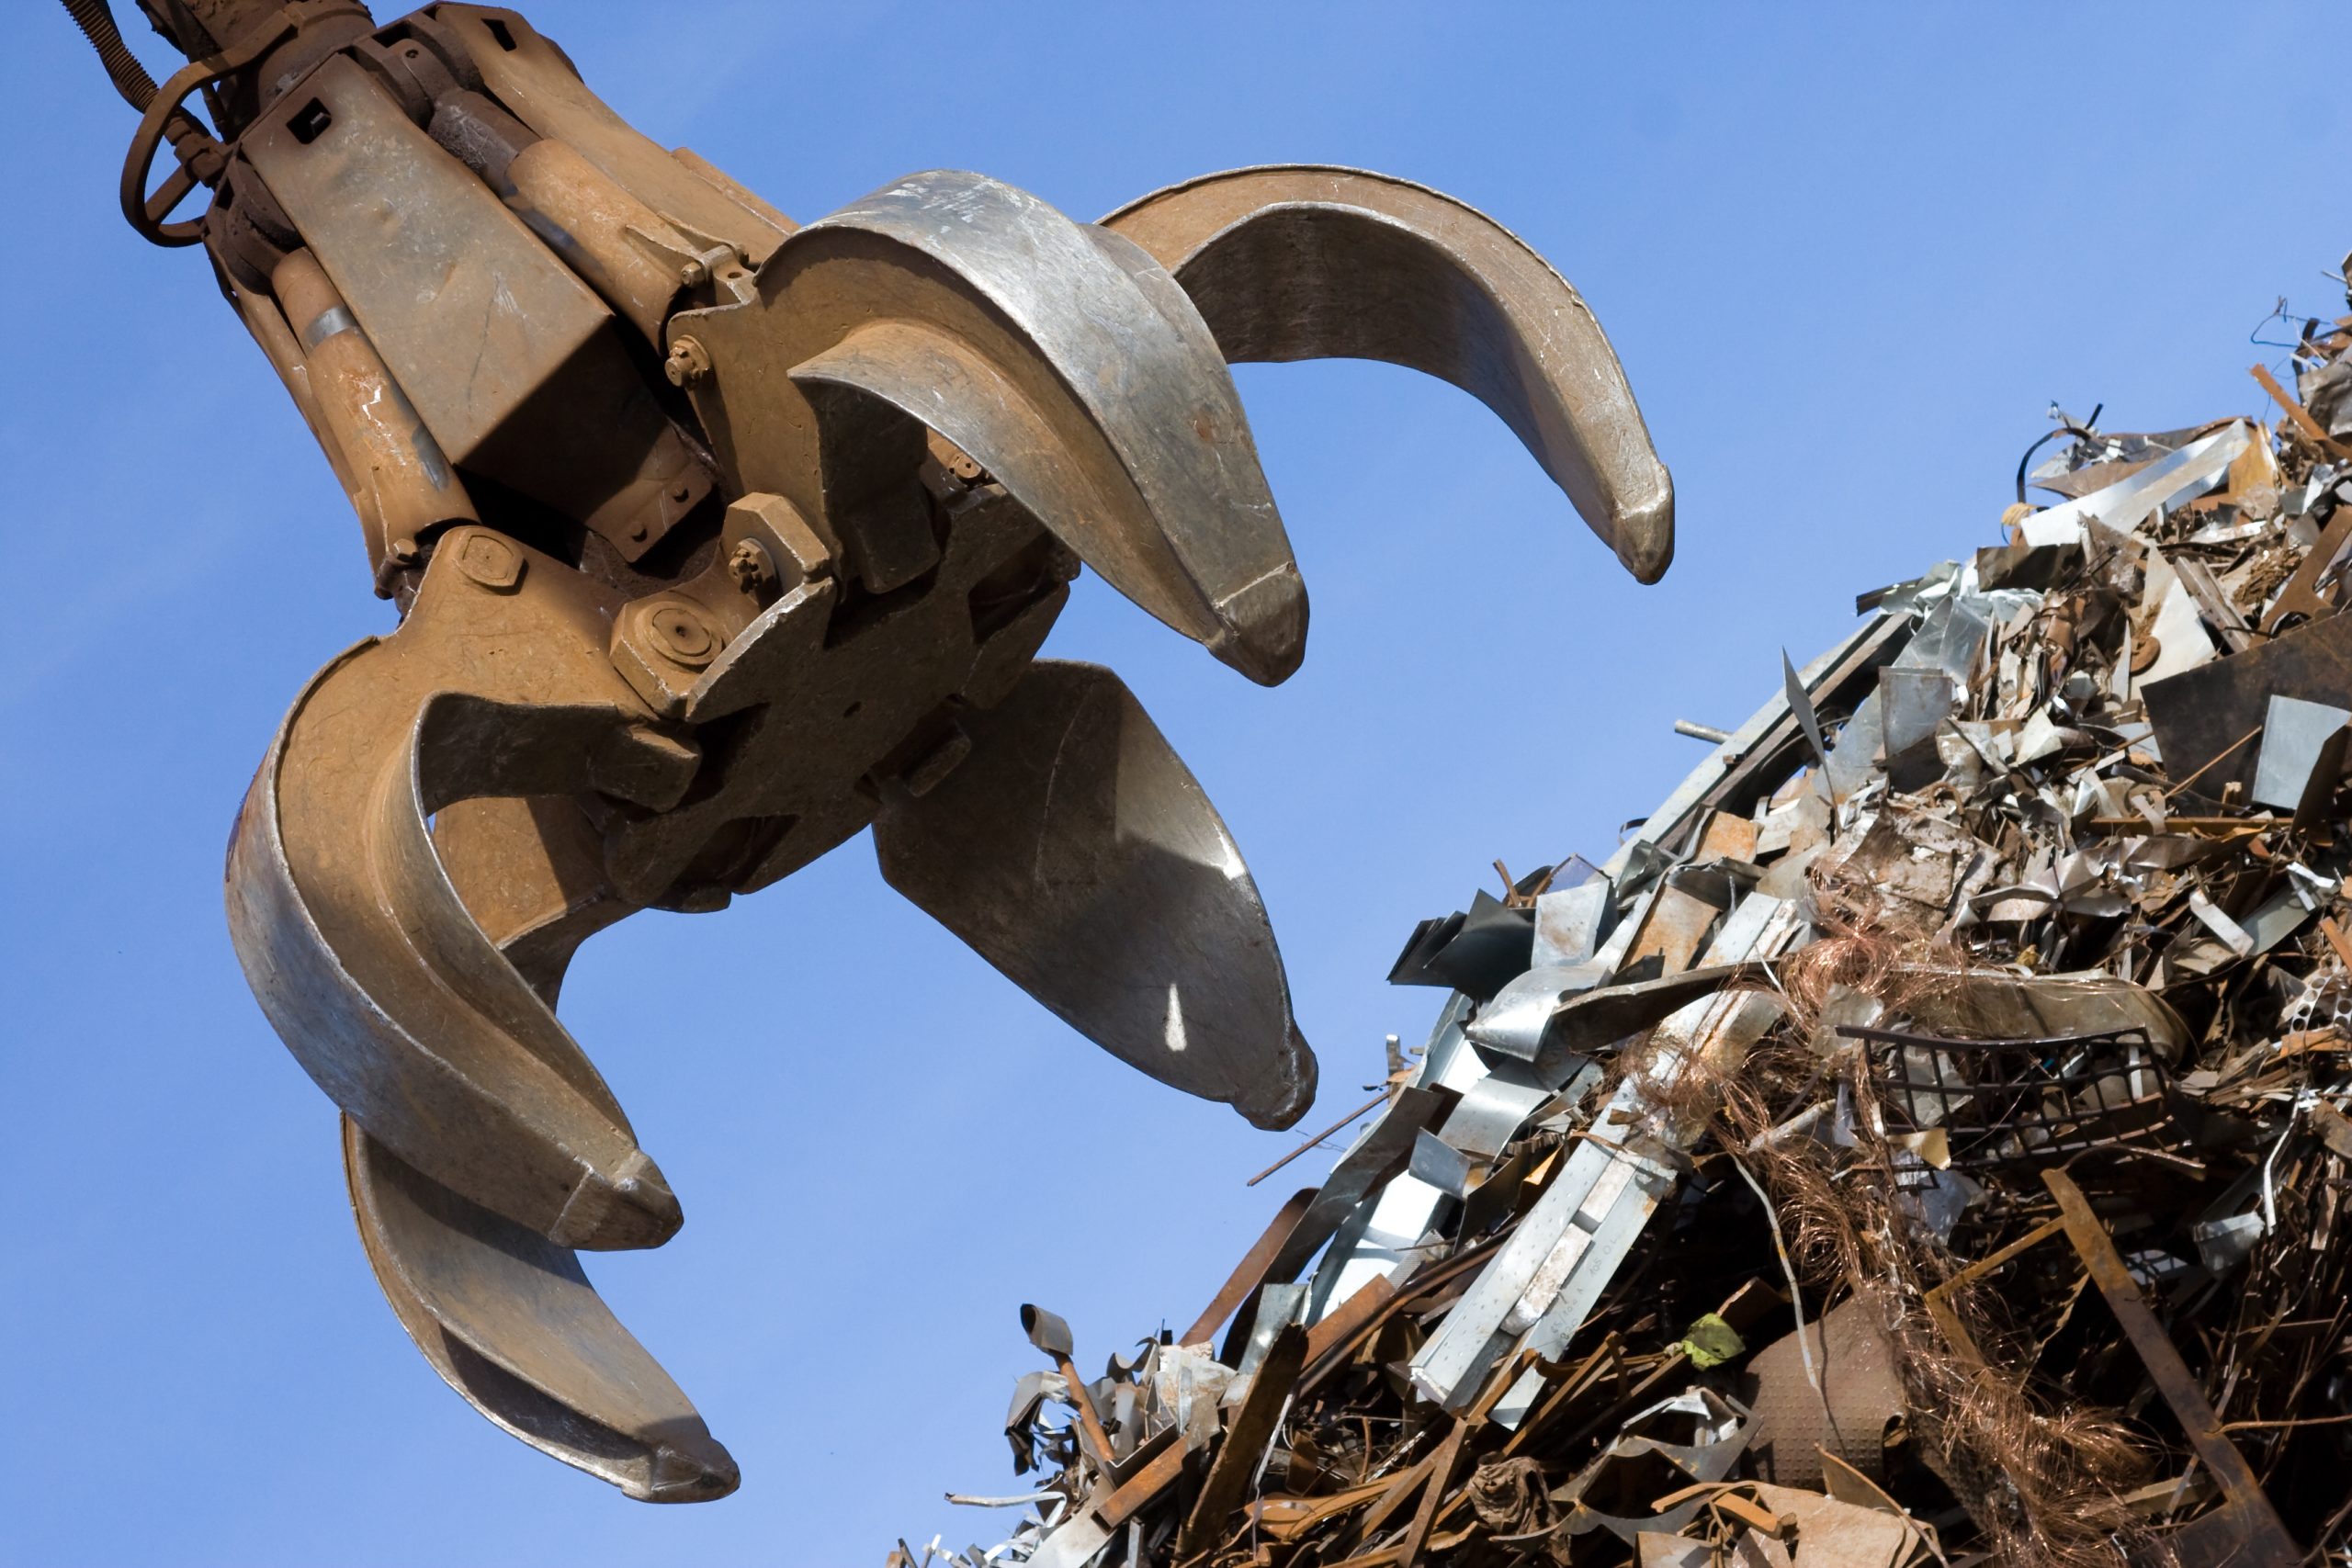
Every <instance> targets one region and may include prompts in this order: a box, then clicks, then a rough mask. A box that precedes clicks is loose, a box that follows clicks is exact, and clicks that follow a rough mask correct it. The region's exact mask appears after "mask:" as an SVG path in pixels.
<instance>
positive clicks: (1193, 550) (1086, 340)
mask: <svg viewBox="0 0 2352 1568" xmlns="http://www.w3.org/2000/svg"><path fill="white" fill-rule="evenodd" d="M757 288H758V292H757V297H756V298H755V299H751V300H748V301H746V302H744V303H741V304H738V305H731V306H725V307H721V308H718V309H716V310H706V311H700V312H687V313H685V314H683V315H681V316H680V317H678V318H677V321H676V323H675V325H674V327H673V332H676V333H690V334H691V335H692V336H693V337H694V339H695V342H696V343H698V344H701V345H702V346H703V348H704V349H705V350H706V351H707V354H708V355H709V357H710V361H711V370H710V373H709V375H708V376H707V377H705V378H702V379H700V380H698V381H697V382H695V385H694V388H693V389H692V390H693V395H694V397H695V412H697V413H699V414H701V415H702V416H703V418H704V422H705V423H706V424H707V425H708V426H709V428H710V430H711V432H712V435H713V439H714V442H715V444H716V445H717V446H718V451H719V454H720V457H721V459H722V461H723V462H724V463H725V464H726V465H727V466H728V468H729V471H730V477H731V479H732V480H733V482H735V483H736V484H738V485H740V486H741V488H742V489H744V490H748V491H771V492H774V493H776V494H781V495H784V496H786V498H788V499H789V500H790V501H791V502H793V504H794V505H795V506H797V507H798V508H799V509H800V511H801V512H802V513H805V514H806V515H808V516H809V517H810V518H812V519H815V520H819V521H821V522H822V523H823V525H825V526H826V527H827V528H828V529H829V530H830V531H831V533H832V534H833V535H834V536H836V537H838V538H841V539H842V540H844V541H850V542H852V547H851V554H852V556H853V558H858V557H860V556H861V552H862V551H865V546H864V545H862V544H860V543H857V542H858V541H865V540H870V539H875V538H879V537H882V536H886V535H888V532H889V530H890V528H891V526H892V525H891V523H890V521H889V518H888V515H887V509H886V507H885V505H884V503H883V502H881V501H878V500H877V499H876V497H877V496H887V495H888V494H889V493H892V492H890V491H888V488H887V487H879V486H877V485H876V480H875V476H876V475H877V474H879V473H884V472H889V471H893V468H892V466H893V465H897V466H898V467H899V468H903V469H904V470H905V471H906V472H911V469H912V463H913V461H914V460H915V459H918V458H920V457H921V456H922V430H923V428H924V427H926V426H927V427H929V428H930V429H931V430H934V431H937V432H938V433H939V434H941V435H943V436H945V437H946V438H947V439H948V440H949V441H951V442H953V443H955V445H956V446H958V447H960V448H962V449H963V451H964V452H966V453H967V454H968V455H969V456H970V457H972V459H973V460H974V461H975V462H976V463H978V465H979V467H980V468H984V469H986V470H987V471H988V473H989V475H990V476H991V477H993V478H994V479H995V480H996V481H997V482H998V483H1000V484H1001V485H1002V486H1003V487H1004V488H1005V489H1006V490H1007V491H1010V492H1011V493H1012V497H1013V499H1014V500H1016V501H1017V502H1020V504H1021V505H1022V506H1023V508H1025V509H1026V510H1027V511H1028V512H1029V513H1032V514H1033V515H1034V516H1035V518H1036V519H1037V521H1038V522H1039V523H1041V524H1043V525H1045V527H1046V529H1047V530H1048V531H1050V532H1051V533H1053V534H1054V535H1055V536H1057V538H1059V539H1060V540H1061V541H1062V542H1063V543H1064V544H1066V545H1068V546H1069V547H1070V548H1071V549H1072V550H1073V551H1075V552H1076V553H1077V555H1078V556H1079V558H1080V559H1082V560H1083V561H1085V562H1086V564H1087V565H1089V566H1091V567H1092V568H1093V569H1094V570H1097V571H1099V572H1101V573H1102V574H1103V578H1104V579H1105V580H1106V581H1109V582H1110V583H1111V585H1112V586H1113V587H1114V588H1116V589H1117V590H1119V592H1122V593H1125V595H1126V596H1127V597H1128V598H1130V599H1132V600H1134V601H1135V602H1136V604H1139V605H1141V606H1142V607H1143V608H1144V609H1145V610H1146V611H1148V612H1149V613H1150V614H1151V615H1155V616H1157V617H1159V619H1160V620H1162V621H1164V622H1166V623H1167V624H1168V625H1169V626H1173V627H1175V628H1176V629H1177V630H1178V631H1180V632H1182V633H1184V634H1185V635H1186V636H1187V637H1193V639H1194V640H1196V641H1199V642H1201V643H1204V644H1205V645H1206V646H1207V647H1208V648H1209V649H1210V650H1211V651H1212V652H1213V653H1215V654H1216V657H1217V658H1219V659H1221V660H1224V661H1225V662H1227V664H1230V665H1232V666H1233V667H1234V668H1236V669H1238V670H1239V671H1242V672H1243V673H1245V674H1247V675H1249V676H1250V678H1251V679H1252V680H1256V681H1260V682H1268V683H1272V682H1277V681H1280V680H1282V679H1283V677H1284V676H1286V675H1288V674H1289V673H1290V672H1291V671H1294V670H1295V669H1296V668H1297V667H1298V662H1299V659H1300V656H1301V654H1302V652H1303V650H1304V647H1305V638H1306V591H1305V589H1304V587H1303V586H1302V585H1301V583H1300V581H1299V579H1298V567H1297V562H1296V561H1295V558H1293V556H1292V554H1291V547H1290V540H1289V537H1288V536H1286V535H1285V534H1284V533H1283V525H1282V518H1281V515H1280V514H1279V513H1277V512H1276V511H1275V509H1274V502H1273V497H1272V495H1271V494H1270V493H1269V492H1268V491H1267V488H1266V479H1265V474H1264V472H1263V471H1262V470H1261V468H1260V466H1259V462H1258V451H1257V446H1256V444H1255V442H1254V441H1253V440H1252V438H1251V436H1250V425H1249V421H1248V420H1247V419H1246V418H1245V417H1244V415H1243V413H1242V410H1241V399H1240V394H1239V393H1238V391H1236V390H1235V389H1234V385H1233V378H1232V374H1231V373H1230V372H1229V371H1228V370H1227V368H1226V362H1225V357H1224V355H1222V354H1221V353H1220V352H1219V350H1218V347H1217V344H1216V338H1215V337H1214V336H1212V335H1211V333H1210V332H1209V329H1208V326H1207V324H1206V323H1205V322H1204V321H1202V320H1201V316H1200V312H1199V311H1197V310H1194V309H1193V304H1192V301H1191V300H1189V299H1187V298H1186V297H1185V295H1184V291H1183V290H1182V288H1178V287H1177V285H1176V283H1175V281H1174V280H1173V279H1172V278H1170V276H1168V274H1167V273H1166V272H1165V271H1164V270H1162V269H1161V267H1160V266H1159V264H1158V263H1157V262H1155V261H1153V260H1152V258H1151V257H1150V256H1148V255H1147V254H1144V252H1143V251H1141V250H1140V249H1138V248H1137V247H1136V246H1135V245H1134V244H1133V243H1130V242H1128V241H1127V240H1125V239H1123V238H1121V237H1120V236H1118V235H1116V234H1113V233H1110V232H1108V231H1104V230H1102V229H1098V228H1095V227H1093V226H1091V225H1089V224H1081V223H1076V222H1073V221H1071V220H1069V218H1067V217H1065V216H1064V215H1063V214H1061V213H1060V212H1057V211H1056V210H1055V209H1053V208H1051V207H1049V206H1047V205H1046V203H1045V202H1043V201H1040V200H1039V199H1037V198H1036V197H1034V196H1031V195H1029V194H1028V193H1027V192H1025V191H1022V190H1017V189H1015V188H1014V187H1013V186H1009V185H1005V184H1004V183H1002V182H1001V181H998V180H991V179H989V178H986V177H985V176H983V175H974V174H966V173H962V172H958V171H953V170H934V171H932V172H930V173H926V174H920V175H909V176H908V177H907V178H905V179H903V180H899V181H898V182H896V183H895V184H893V185H890V186H886V187H884V188H883V189H881V190H878V191H876V192H875V193H874V194H872V195H871V196H868V197H865V198H863V199H862V200H859V201H856V202H854V203H852V204H851V205H850V206H848V207H845V208H843V209H842V210H840V211H838V212H835V213H833V214H831V216H829V217H827V218H825V219H823V220H820V221H819V222H816V223H812V224H810V225H809V227H807V228H805V229H803V230H801V231H799V232H798V233H797V234H794V235H793V236H791V237H790V238H789V239H787V240H786V241H785V242H784V243H783V244H781V245H779V246H778V247H777V248H776V251H775V254H774V255H772V256H770V257H769V258H768V261H767V264H766V265H764V266H763V267H762V268H761V270H760V273H759V276H758V279H757ZM877 405H878V406H877ZM868 575H869V576H870V575H871V573H870V570H869V571H868Z"/></svg>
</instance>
